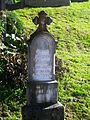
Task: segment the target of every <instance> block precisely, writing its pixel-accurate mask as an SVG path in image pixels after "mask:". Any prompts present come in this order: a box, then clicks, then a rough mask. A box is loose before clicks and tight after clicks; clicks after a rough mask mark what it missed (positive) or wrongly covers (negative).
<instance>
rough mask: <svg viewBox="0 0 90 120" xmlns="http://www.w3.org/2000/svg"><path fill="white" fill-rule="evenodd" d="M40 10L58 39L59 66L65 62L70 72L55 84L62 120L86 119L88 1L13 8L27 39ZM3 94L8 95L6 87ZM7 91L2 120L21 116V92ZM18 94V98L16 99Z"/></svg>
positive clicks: (89, 92)
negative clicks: (59, 5)
mask: <svg viewBox="0 0 90 120" xmlns="http://www.w3.org/2000/svg"><path fill="white" fill-rule="evenodd" d="M41 10H44V11H45V12H46V13H47V14H48V16H50V17H51V18H52V20H53V23H52V24H51V25H50V26H48V29H49V31H50V33H51V34H53V35H54V37H55V39H56V40H58V48H57V50H56V54H57V56H58V57H59V58H61V59H62V60H63V65H65V64H66V63H67V64H69V69H70V75H68V74H66V75H65V76H64V78H63V80H61V81H60V82H59V85H58V87H59V89H58V99H59V101H60V102H61V103H62V104H63V105H64V107H65V118H66V120H89V119H90V1H88V2H81V3H77V2H75V3H71V5H70V6H68V7H53V8H51V7H48V8H24V9H19V10H15V11H13V12H14V13H15V14H17V16H18V18H19V19H20V20H21V21H22V22H23V24H24V26H25V35H26V36H27V38H29V35H30V34H32V33H33V32H34V31H35V30H36V26H35V25H34V23H32V19H33V18H34V17H35V16H36V15H37V14H38V12H40V11H41ZM4 89H5V88H4ZM10 92H11V91H10ZM15 92H16V93H17V94H15ZM2 93H3V92H2ZM6 93H7V94H8V92H7V90H6ZM11 93H12V94H11V97H10V98H8V99H6V98H5V99H4V105H3V106H4V107H3V108H6V109H5V110H6V113H7V114H9V115H7V114H6V116H5V117H4V118H3V120H7V119H8V120H15V119H18V120H19V119H21V111H20V107H21V105H22V104H23V101H20V100H21V99H22V97H21V96H22V93H23V91H21V90H20V89H17V90H14V91H13V92H11ZM13 96H14V98H15V99H13ZM19 96H20V97H21V98H18V97H19ZM24 97H25V96H24ZM16 98H18V99H17V100H16ZM8 100H10V101H8ZM24 100H25V99H24ZM7 103H8V104H7ZM10 103H11V104H10ZM1 105H2V104H1ZM10 106H11V107H10ZM7 116H8V118H7Z"/></svg>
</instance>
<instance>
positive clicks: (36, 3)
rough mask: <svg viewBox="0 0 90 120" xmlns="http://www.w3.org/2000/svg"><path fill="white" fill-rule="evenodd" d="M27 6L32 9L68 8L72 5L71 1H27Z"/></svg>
mask: <svg viewBox="0 0 90 120" xmlns="http://www.w3.org/2000/svg"><path fill="white" fill-rule="evenodd" d="M25 5H26V6H31V7H33V6H35V7H39V6H42V7H44V6H45V7H48V6H49V7H50V6H68V5H70V0H25Z"/></svg>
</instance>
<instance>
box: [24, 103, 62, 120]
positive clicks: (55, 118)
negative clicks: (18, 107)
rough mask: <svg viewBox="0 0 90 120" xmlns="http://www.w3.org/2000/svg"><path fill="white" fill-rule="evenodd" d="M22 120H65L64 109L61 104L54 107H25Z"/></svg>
mask: <svg viewBox="0 0 90 120" xmlns="http://www.w3.org/2000/svg"><path fill="white" fill-rule="evenodd" d="M22 120H64V107H63V106H62V104H60V103H59V102H58V103H56V104H53V105H50V106H49V105H47V106H46V107H45V106H44V105H42V106H40V105H39V106H27V105H26V106H23V107H22Z"/></svg>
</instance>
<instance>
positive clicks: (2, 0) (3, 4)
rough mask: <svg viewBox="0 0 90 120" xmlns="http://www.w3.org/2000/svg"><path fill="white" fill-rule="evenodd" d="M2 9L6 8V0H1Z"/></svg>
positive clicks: (0, 7) (0, 8)
mask: <svg viewBox="0 0 90 120" xmlns="http://www.w3.org/2000/svg"><path fill="white" fill-rule="evenodd" d="M0 10H5V0H0Z"/></svg>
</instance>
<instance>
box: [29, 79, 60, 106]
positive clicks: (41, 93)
mask: <svg viewBox="0 0 90 120" xmlns="http://www.w3.org/2000/svg"><path fill="white" fill-rule="evenodd" d="M57 100H58V83H57V81H50V82H36V81H35V82H33V81H30V82H28V83H27V104H28V105H30V104H37V103H52V104H54V103H56V102H57Z"/></svg>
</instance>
